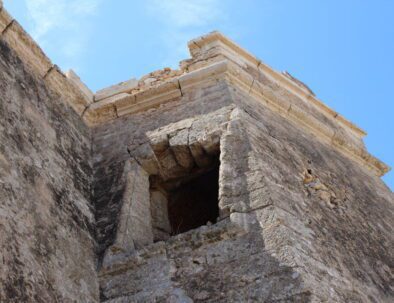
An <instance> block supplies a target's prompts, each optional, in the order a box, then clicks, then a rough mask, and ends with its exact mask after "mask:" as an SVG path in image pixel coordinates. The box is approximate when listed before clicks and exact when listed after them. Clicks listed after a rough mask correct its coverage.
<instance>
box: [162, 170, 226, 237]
mask: <svg viewBox="0 0 394 303" xmlns="http://www.w3.org/2000/svg"><path fill="white" fill-rule="evenodd" d="M218 193H219V165H215V167H213V168H212V169H211V170H209V171H206V172H204V173H202V174H199V175H197V176H196V177H193V178H190V179H187V180H186V181H184V182H181V183H180V185H178V186H177V187H175V188H173V189H170V190H169V191H168V218H169V222H170V225H171V235H177V234H180V233H183V232H186V231H188V230H191V229H194V228H197V227H199V226H202V225H206V224H207V223H208V222H210V223H212V224H213V223H216V220H217V218H218V216H219V206H218Z"/></svg>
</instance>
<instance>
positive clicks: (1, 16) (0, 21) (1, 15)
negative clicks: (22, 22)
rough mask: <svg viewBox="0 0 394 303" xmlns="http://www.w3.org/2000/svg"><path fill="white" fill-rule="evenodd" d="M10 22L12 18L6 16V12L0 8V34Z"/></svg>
mask: <svg viewBox="0 0 394 303" xmlns="http://www.w3.org/2000/svg"><path fill="white" fill-rule="evenodd" d="M11 22H12V17H11V16H10V15H9V14H8V12H7V11H6V10H5V9H4V8H3V7H2V4H1V6H0V33H2V32H3V31H4V29H5V28H6V27H7V26H8V25H9V24H10V23H11Z"/></svg>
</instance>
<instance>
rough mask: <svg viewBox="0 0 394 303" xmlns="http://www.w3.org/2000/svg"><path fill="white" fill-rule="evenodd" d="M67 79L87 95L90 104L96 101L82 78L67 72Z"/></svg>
mask: <svg viewBox="0 0 394 303" xmlns="http://www.w3.org/2000/svg"><path fill="white" fill-rule="evenodd" d="M66 76H67V78H68V79H69V80H70V81H71V82H72V83H73V84H74V85H75V86H76V87H77V88H78V89H79V90H80V91H81V92H82V93H83V94H84V95H85V97H86V100H88V101H90V103H92V102H93V100H94V95H93V93H92V91H91V90H90V89H89V88H88V87H87V86H86V85H85V83H83V82H82V81H81V78H79V76H78V75H77V74H76V73H75V72H74V71H73V70H72V69H70V70H69V71H67V72H66Z"/></svg>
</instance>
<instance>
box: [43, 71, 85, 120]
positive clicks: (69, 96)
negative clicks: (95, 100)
mask: <svg viewBox="0 0 394 303" xmlns="http://www.w3.org/2000/svg"><path fill="white" fill-rule="evenodd" d="M45 81H46V82H47V83H48V86H49V87H51V88H52V89H53V90H54V91H55V93H57V94H58V95H60V96H62V97H63V99H64V101H65V102H67V103H68V104H70V105H71V107H72V108H73V109H74V110H75V111H76V112H77V113H78V114H79V115H81V114H82V113H83V112H84V110H85V109H86V107H87V106H88V105H89V104H90V103H91V102H90V101H89V100H88V99H87V98H86V96H85V95H83V94H82V92H81V91H80V90H79V89H78V88H77V87H75V86H74V85H73V84H72V83H70V80H69V79H68V78H67V77H66V75H64V74H63V73H62V71H61V70H60V69H59V68H58V67H57V66H54V67H53V68H52V69H51V70H50V71H49V72H48V74H47V75H46V76H45Z"/></svg>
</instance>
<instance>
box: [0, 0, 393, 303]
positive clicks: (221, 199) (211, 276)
mask: <svg viewBox="0 0 394 303" xmlns="http://www.w3.org/2000/svg"><path fill="white" fill-rule="evenodd" d="M0 4H1V1H0ZM0 7H1V6H0ZM0 32H1V34H2V35H1V39H0V101H1V102H0V116H1V117H4V119H2V120H1V121H0V199H1V203H0V248H1V249H0V263H1V264H2V266H1V267H0V301H1V302H99V301H101V302H112V303H115V302H392V301H393V298H394V293H393V288H392V285H391V284H392V280H393V274H392V270H391V268H392V259H393V256H392V252H391V250H392V247H393V245H394V239H393V231H392V226H391V225H392V224H391V222H392V221H393V217H394V207H393V193H392V192H391V191H390V190H389V189H388V188H387V187H386V186H385V185H384V183H383V182H382V181H381V180H380V179H379V178H378V176H379V175H381V174H383V173H384V172H386V171H387V169H388V167H387V166H386V165H385V164H384V163H382V162H380V161H379V160H377V159H376V158H374V157H373V156H371V155H370V154H369V153H368V152H367V151H366V149H365V146H364V144H363V141H362V137H363V136H364V135H365V133H364V132H363V131H362V130H360V129H359V128H357V127H356V126H354V125H353V124H351V123H350V122H349V121H347V120H345V119H344V118H342V117H341V116H339V115H338V114H337V113H335V112H334V111H332V110H331V109H329V108H328V107H326V106H325V105H324V104H323V103H321V102H320V101H319V100H318V99H316V97H315V96H314V95H313V94H312V93H311V91H310V90H309V89H308V88H307V87H305V86H304V85H301V84H300V83H299V82H297V81H298V80H295V79H293V78H291V77H289V76H285V75H282V74H280V73H277V72H275V71H273V70H272V69H271V68H269V67H268V66H266V65H265V64H264V63H262V62H261V61H260V60H258V59H257V58H255V57H254V56H253V55H251V54H249V53H248V52H247V51H245V50H243V49H242V48H240V47H239V46H237V45H236V44H234V43H233V42H232V41H230V40H229V39H227V38H225V37H224V36H223V35H221V34H220V33H217V32H216V33H211V34H209V35H207V36H203V37H201V38H199V39H196V40H194V41H192V42H191V43H190V45H189V47H190V51H191V54H192V58H191V59H189V60H185V61H184V62H182V64H181V69H180V70H176V71H173V70H171V69H168V68H166V69H164V70H160V71H156V72H152V73H150V74H148V75H147V76H144V77H143V78H142V79H140V80H139V81H137V80H132V81H129V82H127V83H122V84H120V85H117V86H114V87H111V88H109V89H105V90H102V91H100V92H98V93H97V94H96V96H95V99H96V101H98V102H94V103H92V102H91V101H92V97H91V94H90V92H89V91H88V90H87V88H86V87H84V86H82V84H81V83H80V82H79V80H78V79H77V78H76V77H75V75H71V78H66V77H65V76H64V75H63V74H62V72H61V71H60V70H58V69H57V68H56V66H53V65H52V64H51V63H50V62H49V60H48V59H47V58H46V57H45V55H44V54H43V53H42V52H41V50H40V49H39V47H38V46H37V45H36V44H35V43H34V41H32V40H31V38H30V37H29V36H28V35H27V34H26V33H25V32H24V31H23V30H22V29H21V28H20V26H19V25H18V24H17V23H15V24H14V22H12V18H11V17H10V16H9V15H7V14H6V11H5V10H4V9H1V11H0ZM80 116H82V119H83V120H82V119H81V117H80ZM83 122H86V123H88V126H87V125H85V124H84V123H83ZM218 157H219V158H220V165H219V163H218ZM218 167H219V168H218ZM218 171H219V176H218V175H217V173H218ZM212 172H213V173H212ZM208 175H209V177H207V176H208ZM212 176H213V178H212ZM193 178H198V180H200V178H208V179H205V183H197V184H199V185H198V186H197V188H194V190H193V191H189V192H188V191H187V190H185V189H184V188H182V187H181V186H184V185H185V184H189V185H190V183H188V182H190V181H191V180H193ZM207 180H208V182H207ZM214 182H215V183H214ZM201 184H203V185H201ZM213 184H214V185H215V186H216V185H218V188H219V190H217V187H212V186H211V185H213ZM189 185H188V186H189ZM179 187H181V191H180V192H181V193H182V195H181V198H182V199H181V198H179V196H176V194H175V195H174V191H175V190H179ZM185 188H187V186H186V185H185ZM206 188H214V189H215V190H214V194H215V195H214V196H213V197H214V199H211V198H212V196H210V197H209V198H207V199H205V197H206V196H205V195H203V192H204V191H205V190H206ZM182 190H183V191H182ZM200 192H201V194H200ZM185 193H186V194H187V193H189V194H190V193H192V194H190V197H189V198H188V197H187V195H185ZM217 193H218V195H217ZM185 197H186V198H187V199H184V198H185ZM197 197H199V198H200V199H196V198H197ZM201 198H202V199H203V200H204V199H205V200H207V201H210V200H213V202H216V201H217V202H218V205H216V204H215V205H214V207H215V211H214V212H213V216H212V218H211V217H209V220H208V219H205V217H202V216H201V214H204V212H205V213H206V212H207V209H208V208H209V207H206V206H205V205H206V204H203V203H200V202H199V201H201ZM174 200H175V201H176V202H181V204H174ZM169 205H170V206H169ZM174 205H175V206H174ZM191 206H192V207H191ZM189 207H190V208H192V211H189V212H188V213H186V214H184V216H182V217H180V218H177V219H180V220H186V219H187V218H188V217H191V218H192V219H201V217H202V218H203V221H201V222H203V223H202V224H201V223H199V224H198V225H200V227H198V228H195V229H192V230H189V231H187V232H184V233H181V234H178V235H176V236H171V235H173V234H176V233H178V232H180V230H179V228H178V229H176V228H174V225H173V221H171V220H172V219H171V218H173V212H172V211H173V208H177V210H179V209H182V210H183V211H184V210H185V209H186V211H188V209H187V208H189ZM218 208H219V209H218ZM180 213H181V212H177V213H176V214H177V215H179V214H180ZM193 216H194V217H193ZM218 216H219V217H218ZM196 221H197V220H196ZM193 222H194V221H193ZM199 222H200V221H199ZM215 222H216V223H215ZM212 223H215V224H212ZM201 225H202V226H201ZM176 226H178V227H179V226H180V224H179V225H176ZM194 227H195V226H194V225H193V227H192V228H194ZM185 230H186V229H185ZM182 231H183V230H182ZM170 236H171V237H170ZM154 242H156V243H154ZM99 285H100V290H99Z"/></svg>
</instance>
